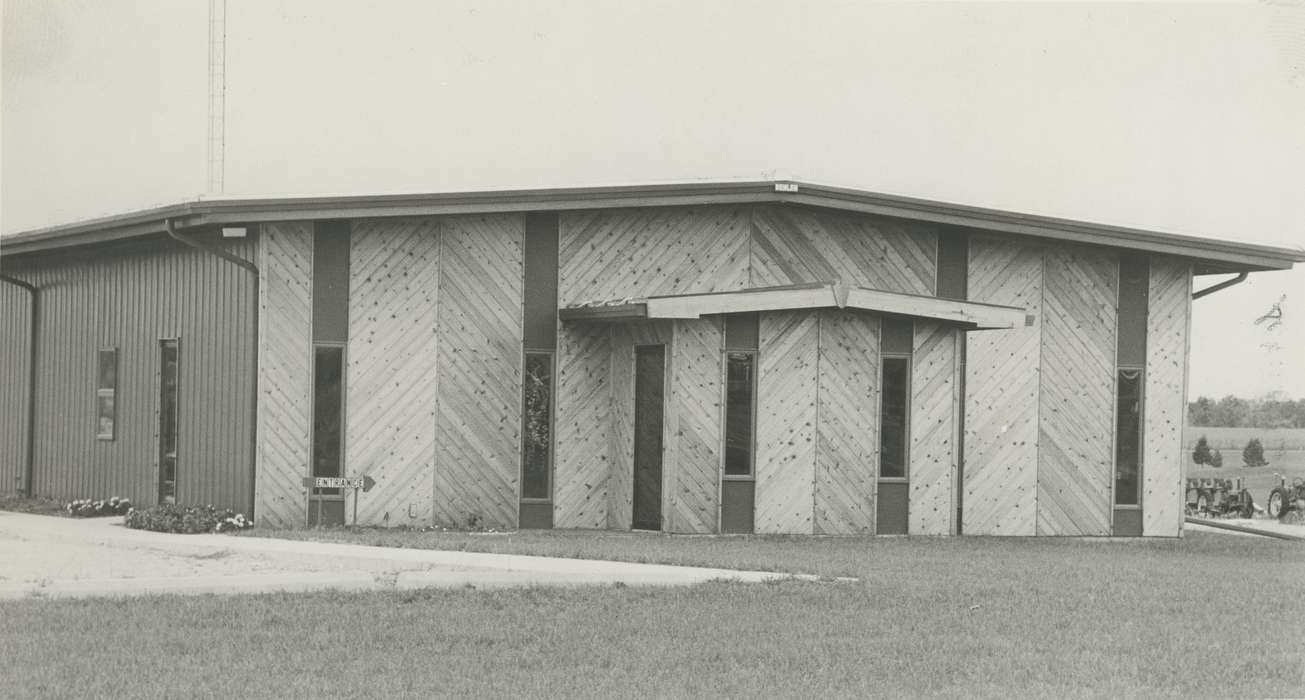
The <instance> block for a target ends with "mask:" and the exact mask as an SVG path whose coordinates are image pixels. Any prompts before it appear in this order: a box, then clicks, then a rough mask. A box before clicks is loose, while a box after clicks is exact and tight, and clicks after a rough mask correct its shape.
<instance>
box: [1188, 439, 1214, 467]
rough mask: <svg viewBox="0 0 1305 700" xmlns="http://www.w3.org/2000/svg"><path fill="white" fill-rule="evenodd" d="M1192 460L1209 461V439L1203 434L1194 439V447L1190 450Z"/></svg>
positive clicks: (1205, 462)
mask: <svg viewBox="0 0 1305 700" xmlns="http://www.w3.org/2000/svg"><path fill="white" fill-rule="evenodd" d="M1192 461H1193V462H1196V463H1197V464H1209V463H1210V441H1209V440H1206V439H1205V436H1204V435H1202V436H1201V439H1200V440H1197V441H1196V449H1194V450H1192Z"/></svg>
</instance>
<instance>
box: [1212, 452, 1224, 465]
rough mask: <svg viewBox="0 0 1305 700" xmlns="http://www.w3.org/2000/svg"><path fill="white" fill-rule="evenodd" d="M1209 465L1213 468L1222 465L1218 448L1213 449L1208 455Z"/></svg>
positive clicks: (1221, 456) (1221, 455) (1221, 457)
mask: <svg viewBox="0 0 1305 700" xmlns="http://www.w3.org/2000/svg"><path fill="white" fill-rule="evenodd" d="M1210 466H1212V467H1214V468H1215V469H1218V468H1220V467H1222V466H1223V453H1222V452H1220V451H1219V450H1215V451H1214V453H1213V454H1211V455H1210Z"/></svg>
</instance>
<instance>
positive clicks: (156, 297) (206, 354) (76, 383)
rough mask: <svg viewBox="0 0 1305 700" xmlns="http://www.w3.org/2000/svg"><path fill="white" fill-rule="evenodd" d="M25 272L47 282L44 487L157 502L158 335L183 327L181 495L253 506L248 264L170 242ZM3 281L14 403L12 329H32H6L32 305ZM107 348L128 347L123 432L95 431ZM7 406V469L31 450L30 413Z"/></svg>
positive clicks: (41, 399) (244, 243)
mask: <svg viewBox="0 0 1305 700" xmlns="http://www.w3.org/2000/svg"><path fill="white" fill-rule="evenodd" d="M255 245H256V244H255V242H254V241H253V240H252V239H244V240H238V241H234V242H232V243H230V244H228V245H227V249H228V250H230V251H231V252H232V253H234V254H235V255H239V256H240V257H244V258H247V259H253V257H254V250H255ZM14 274H15V276H16V277H19V278H21V279H24V280H27V281H31V282H33V283H35V284H36V285H37V287H38V288H40V289H41V301H42V304H41V309H40V319H39V323H40V331H39V333H40V336H41V348H40V356H39V357H38V358H37V409H36V419H37V433H36V440H35V443H36V449H35V453H36V454H35V456H36V459H35V464H34V468H33V471H34V479H33V485H34V487H35V491H36V493H37V494H38V495H45V496H50V497H53V498H57V499H61V500H66V499H72V498H82V497H96V498H100V497H108V496H111V495H117V496H126V497H129V498H131V499H133V500H134V501H136V502H138V503H152V502H154V500H155V498H156V497H157V494H156V491H157V475H156V469H157V452H158V442H157V438H156V432H157V427H158V426H157V423H158V417H157V408H158V400H159V397H158V392H159V386H158V367H157V365H158V363H159V340H160V339H161V338H168V337H176V338H180V339H181V358H180V364H181V367H180V371H181V375H180V407H179V410H180V414H181V415H180V423H179V428H180V431H179V434H178V441H179V445H178V452H179V453H178V485H177V487H178V493H177V496H178V500H179V501H182V502H190V503H212V504H214V505H221V506H231V507H235V508H239V509H243V510H248V509H249V507H250V505H251V504H250V503H249V491H250V488H249V487H250V484H249V479H250V467H249V459H250V453H249V445H250V440H251V439H252V436H251V433H250V431H251V430H252V424H251V416H250V409H249V406H250V401H251V398H250V396H249V392H250V390H251V385H252V381H253V378H252V373H253V369H254V364H253V360H254V358H253V353H252V343H253V339H254V327H253V316H252V314H251V312H252V303H253V300H252V298H251V296H250V295H251V294H252V291H253V279H252V278H251V276H250V275H249V274H248V273H246V272H245V271H244V270H241V269H239V268H238V267H236V266H235V265H232V264H231V263H228V262H225V261H223V260H220V259H218V258H217V257H215V256H212V255H210V254H207V253H204V252H201V251H198V250H194V249H192V248H188V247H185V246H182V245H180V244H177V243H173V242H171V241H161V242H157V243H152V244H150V245H149V246H147V247H134V248H131V249H118V250H117V251H115V252H106V253H102V254H99V255H98V256H96V257H94V258H93V259H86V260H71V261H64V260H49V259H48V260H44V261H38V262H34V263H31V264H30V265H28V266H27V267H26V269H19V270H17V271H16V272H15V273H14ZM0 293H3V294H5V296H4V297H0V300H3V304H4V306H3V307H0V308H3V314H4V315H3V320H2V321H0V327H2V328H3V329H4V330H5V331H6V332H5V334H4V335H5V340H4V341H3V342H4V345H3V347H4V352H5V359H4V361H3V363H0V379H2V380H3V382H4V383H3V385H0V399H3V400H5V401H6V402H11V401H12V400H13V397H15V396H18V395H21V394H23V392H25V384H24V383H22V382H18V383H14V382H13V381H12V380H11V379H10V376H11V375H13V374H14V373H15V372H17V371H21V365H22V363H21V361H14V360H11V359H10V355H11V351H10V347H9V346H10V345H12V344H13V342H14V341H11V340H9V339H10V338H12V337H18V338H20V339H25V338H26V337H27V336H26V330H23V331H22V332H21V333H19V334H17V336H15V334H12V333H9V332H8V330H9V329H10V328H17V327H22V326H20V325H19V324H25V321H26V319H25V316H24V315H23V314H24V313H25V311H21V310H22V309H25V308H26V301H25V300H23V299H14V298H13V297H14V295H13V294H12V293H9V292H7V291H0ZM15 301H17V302H18V303H14V302H15ZM11 310H13V311H11ZM18 342H25V340H19V341H18ZM100 347H117V348H118V366H119V375H118V386H117V394H116V406H117V418H116V425H115V432H116V435H115V439H114V440H112V441H102V440H97V439H96V438H95V429H94V424H95V408H94V394H95V371H96V368H95V355H96V350H97V349H98V348H100ZM22 354H23V355H25V353H22ZM9 405H22V404H21V403H19V402H15V403H9ZM8 415H9V412H8V411H6V419H5V422H4V424H3V428H2V429H0V430H2V432H0V439H2V440H3V443H0V456H3V458H4V461H2V462H0V470H7V469H9V467H8V464H9V459H8V455H9V454H10V452H13V451H15V450H16V451H17V453H18V454H21V449H22V443H21V439H22V434H21V430H22V429H23V426H24V424H23V423H22V422H21V420H19V421H18V422H16V423H15V421H14V420H12V419H10V418H8ZM11 433H13V436H11ZM15 437H17V438H18V442H15V441H14V438H15ZM4 473H5V472H3V471H0V479H2V478H5V477H4V476H3V475H4Z"/></svg>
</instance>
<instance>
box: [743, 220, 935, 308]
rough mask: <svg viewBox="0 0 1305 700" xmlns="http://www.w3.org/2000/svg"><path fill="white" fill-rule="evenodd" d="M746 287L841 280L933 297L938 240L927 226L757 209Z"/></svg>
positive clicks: (930, 227)
mask: <svg viewBox="0 0 1305 700" xmlns="http://www.w3.org/2000/svg"><path fill="white" fill-rule="evenodd" d="M755 211H756V214H755V217H754V219H753V221H754V226H753V236H752V246H751V247H752V254H751V260H752V264H751V284H750V286H753V287H766V286H774V285H783V284H798V283H802V282H823V281H831V280H843V281H845V282H848V283H852V284H858V285H862V286H866V287H872V288H874V289H883V290H887V291H892V292H906V293H911V294H933V291H934V274H935V268H936V262H937V252H938V251H937V247H938V243H937V240H938V237H937V233H936V229H935V228H934V227H933V226H931V225H928V224H917V223H908V222H902V221H897V220H893V219H886V218H880V217H871V216H865V215H859V214H848V213H841V212H831V211H821V210H817V209H806V208H797V207H757V208H756V210H755Z"/></svg>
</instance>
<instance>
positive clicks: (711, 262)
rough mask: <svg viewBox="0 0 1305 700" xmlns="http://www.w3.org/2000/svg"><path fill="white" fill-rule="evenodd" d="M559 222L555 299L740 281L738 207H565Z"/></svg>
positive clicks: (743, 226)
mask: <svg viewBox="0 0 1305 700" xmlns="http://www.w3.org/2000/svg"><path fill="white" fill-rule="evenodd" d="M560 225H561V250H560V260H561V273H560V284H559V290H558V294H559V297H560V303H561V305H562V306H566V305H567V304H570V303H575V302H581V301H596V300H608V299H621V298H626V297H641V296H652V295H658V294H682V293H688V292H714V291H721V290H727V289H743V288H744V287H746V286H747V282H748V271H747V267H748V231H749V225H748V210H747V209H746V208H745V207H676V208H649V209H608V210H595V211H582V212H566V213H563V214H562V215H561V219H560Z"/></svg>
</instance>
